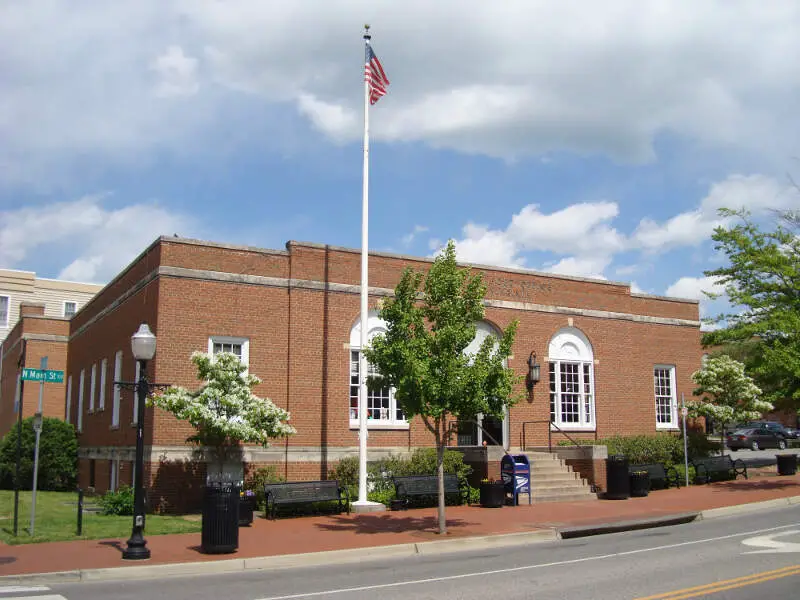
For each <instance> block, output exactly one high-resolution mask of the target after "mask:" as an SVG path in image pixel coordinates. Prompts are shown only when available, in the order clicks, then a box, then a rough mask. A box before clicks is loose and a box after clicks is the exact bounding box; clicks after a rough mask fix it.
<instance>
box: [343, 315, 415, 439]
mask: <svg viewBox="0 0 800 600" xmlns="http://www.w3.org/2000/svg"><path fill="white" fill-rule="evenodd" d="M386 330H387V327H386V322H385V321H384V320H383V319H381V318H380V317H378V313H377V311H374V310H373V311H370V312H369V314H368V315H367V344H369V342H370V340H372V338H373V337H375V336H376V335H378V334H381V333H386ZM360 359H361V320H360V319H359V320H358V321H357V322H356V324H355V325H354V326H353V328H352V329H351V330H350V427H351V428H357V427H358V396H359V392H360V381H361V379H360V373H359V368H360V365H361V360H360ZM377 374H378V372H377V370H376V369H375V367H373V366H372V365H368V366H367V376H370V375H377ZM367 424H368V426H392V425H399V426H403V427H407V425H408V424H407V422H406V418H405V415H404V414H403V411H402V410H400V409H399V408H398V407H397V402H396V401H395V398H394V389H393V388H390V387H389V386H388V385H387V386H383V387H381V388H378V389H373V390H367Z"/></svg>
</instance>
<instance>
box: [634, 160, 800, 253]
mask: <svg viewBox="0 0 800 600" xmlns="http://www.w3.org/2000/svg"><path fill="white" fill-rule="evenodd" d="M720 208H730V209H733V210H738V209H747V210H748V211H750V212H751V213H752V214H753V215H754V216H756V217H758V216H761V215H764V214H765V213H767V212H768V211H770V210H775V209H790V208H793V209H797V208H800V193H798V190H797V189H796V188H794V187H792V186H791V185H789V184H788V182H787V184H784V185H781V184H780V183H779V182H778V181H776V180H775V179H773V178H771V177H767V176H764V175H758V174H757V175H747V176H745V175H739V174H734V175H730V176H728V177H727V178H726V179H725V180H723V181H719V182H716V183H714V184H712V185H711V187H710V189H709V192H708V195H706V197H705V198H703V199H702V200H701V201H700V203H699V205H698V207H697V208H695V209H693V210H691V211H687V212H684V213H680V214H678V215H676V216H674V217H672V218H671V219H668V220H667V221H665V222H663V223H657V222H655V221H653V220H652V219H648V218H645V219H642V220H641V222H640V223H639V226H638V227H637V228H636V231H634V233H633V235H632V236H631V237H632V245H633V246H634V247H638V248H642V249H644V250H647V251H653V252H663V251H666V250H670V249H672V248H678V247H685V246H699V245H700V244H701V243H703V242H704V241H706V240H707V239H708V238H709V237H710V235H711V233H712V232H713V231H714V229H715V228H716V227H719V226H724V225H725V224H726V223H728V219H725V218H721V217H720V216H719V214H718V212H717V211H718V210H719V209H720Z"/></svg>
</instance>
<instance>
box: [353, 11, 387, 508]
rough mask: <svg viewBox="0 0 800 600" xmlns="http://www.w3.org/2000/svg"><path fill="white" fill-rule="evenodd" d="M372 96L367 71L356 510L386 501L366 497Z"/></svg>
mask: <svg viewBox="0 0 800 600" xmlns="http://www.w3.org/2000/svg"><path fill="white" fill-rule="evenodd" d="M370 39H372V36H371V35H370V33H369V25H364V68H366V64H367V63H368V62H369V42H370ZM369 97H370V86H369V81H367V77H366V72H365V76H364V173H363V188H362V200H361V351H360V352H359V364H358V372H359V374H360V381H359V393H358V501H356V502H355V503H353V505H354V507H355V508H356V511H357V512H358V509H359V507H360V508H361V510H362V511H374V510H380V509H381V508H384V507H383V504H380V503H378V502H369V501H368V500H367V357H366V356H365V354H364V349H365V348H366V347H367V343H368V339H367V333H368V331H367V317H368V311H369V256H368V255H369V104H370V103H369Z"/></svg>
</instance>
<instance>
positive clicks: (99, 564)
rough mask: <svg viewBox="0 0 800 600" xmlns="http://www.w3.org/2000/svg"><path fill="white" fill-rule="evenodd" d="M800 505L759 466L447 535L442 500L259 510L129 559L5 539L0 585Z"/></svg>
mask: <svg viewBox="0 0 800 600" xmlns="http://www.w3.org/2000/svg"><path fill="white" fill-rule="evenodd" d="M790 504H800V474H798V475H793V476H784V477H779V476H777V474H775V469H774V467H773V468H765V469H762V470H752V471H751V476H750V479H748V480H742V479H739V480H737V481H729V482H721V483H715V484H710V485H704V486H692V487H689V488H680V489H669V490H659V491H655V492H652V493H650V495H649V496H647V497H645V498H630V499H628V500H592V501H586V502H568V503H542V504H533V505H527V504H522V505H520V506H517V507H503V508H500V509H487V508H480V507H478V506H453V507H448V508H447V522H448V530H449V532H448V534H447V536H444V537H443V536H440V535H439V534H438V533H437V518H436V509H435V508H424V509H411V510H407V511H400V512H385V513H373V514H362V515H354V514H353V515H332V516H311V517H295V518H285V519H278V520H276V521H269V520H266V519H263V518H257V519H256V520H255V521H254V523H253V525H252V526H250V527H243V528H241V529H240V530H239V531H240V532H239V549H238V551H237V552H236V553H234V554H226V555H207V554H203V553H201V551H200V534H199V533H193V534H182V535H162V536H150V537H148V539H147V542H148V547H149V548H150V549H151V551H152V558H151V559H150V560H147V561H141V562H127V561H123V560H122V557H121V552H122V548H123V547H124V545H125V540H124V539H115V540H85V541H76V542H52V543H45V544H27V545H18V546H8V545H4V544H0V585H3V584H11V583H14V582H21V581H26V582H31V581H42V582H57V581H86V580H93V579H95V580H96V579H117V578H129V577H159V576H167V575H189V574H193V573H210V572H230V571H239V570H243V569H265V568H280V567H288V566H300V565H312V564H327V563H334V562H349V561H356V560H361V559H363V558H364V553H363V551H362V550H363V549H364V548H369V549H370V550H369V553H368V555H369V557H370V558H380V557H389V556H395V557H397V556H407V555H413V554H435V553H443V552H455V551H458V550H467V549H470V550H472V549H477V548H481V547H487V546H498V545H512V544H526V543H534V542H537V541H547V540H556V539H558V538H568V537H577V536H583V535H595V534H598V533H607V532H613V531H622V530H630V529H639V528H644V527H657V526H663V525H669V524H674V523H681V522H689V521H692V520H694V519H697V518H710V517H714V516H721V515H725V514H735V513H737V512H742V513H744V512H747V511H752V510H763V509H765V508H769V507H774V506H787V505H790Z"/></svg>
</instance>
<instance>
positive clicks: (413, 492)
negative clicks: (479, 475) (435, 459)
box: [392, 474, 469, 504]
mask: <svg viewBox="0 0 800 600" xmlns="http://www.w3.org/2000/svg"><path fill="white" fill-rule="evenodd" d="M392 480H393V481H394V494H395V497H396V498H397V499H398V500H401V501H403V502H405V503H406V504H408V502H409V500H411V499H412V498H422V497H434V498H437V497H438V496H439V477H438V476H437V475H406V476H403V477H394V478H392ZM444 494H445V496H457V497H458V501H459V504H464V503H465V502H466V501H468V500H469V488H468V486H467V485H466V484H465V483H463V482H461V481H459V480H458V476H457V475H447V474H445V476H444Z"/></svg>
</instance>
